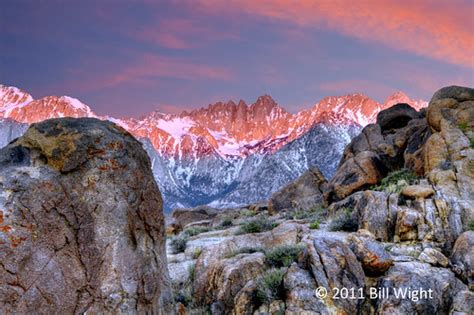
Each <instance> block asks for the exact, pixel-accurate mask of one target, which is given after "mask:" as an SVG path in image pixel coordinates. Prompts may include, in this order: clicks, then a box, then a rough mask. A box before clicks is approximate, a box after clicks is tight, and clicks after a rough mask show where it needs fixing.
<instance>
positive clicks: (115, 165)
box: [109, 159, 120, 170]
mask: <svg viewBox="0 0 474 315" xmlns="http://www.w3.org/2000/svg"><path fill="white" fill-rule="evenodd" d="M109 164H110V168H112V169H113V170H116V169H119V168H120V164H119V163H118V162H117V160H116V159H110V160H109Z"/></svg>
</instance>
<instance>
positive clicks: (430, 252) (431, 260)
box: [418, 247, 449, 267]
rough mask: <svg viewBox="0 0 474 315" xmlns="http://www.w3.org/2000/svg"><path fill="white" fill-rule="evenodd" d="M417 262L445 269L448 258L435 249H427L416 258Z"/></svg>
mask: <svg viewBox="0 0 474 315" xmlns="http://www.w3.org/2000/svg"><path fill="white" fill-rule="evenodd" d="M418 260H420V261H422V262H425V263H428V264H431V265H433V266H441V267H447V266H448V264H449V260H448V258H446V256H444V255H443V253H441V252H440V251H439V250H437V249H435V248H429V247H428V248H425V249H424V250H423V251H422V252H421V254H420V256H418Z"/></svg>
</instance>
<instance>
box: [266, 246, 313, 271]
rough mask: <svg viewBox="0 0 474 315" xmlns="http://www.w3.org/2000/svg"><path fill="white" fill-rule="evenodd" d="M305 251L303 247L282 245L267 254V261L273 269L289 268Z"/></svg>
mask: <svg viewBox="0 0 474 315" xmlns="http://www.w3.org/2000/svg"><path fill="white" fill-rule="evenodd" d="M303 250H304V247H303V246H301V245H281V246H278V247H275V248H273V249H270V250H268V251H266V252H265V261H266V262H267V264H269V265H270V266H272V267H288V266H290V265H291V264H292V263H293V262H294V261H296V260H297V259H298V255H299V254H300V253H301V252H302V251H303Z"/></svg>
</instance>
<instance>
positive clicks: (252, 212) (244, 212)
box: [240, 209, 257, 217]
mask: <svg viewBox="0 0 474 315" xmlns="http://www.w3.org/2000/svg"><path fill="white" fill-rule="evenodd" d="M256 214H257V212H256V211H255V210H248V209H245V210H242V211H241V212H240V215H241V216H243V217H253V216H255V215H256Z"/></svg>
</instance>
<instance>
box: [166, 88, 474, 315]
mask: <svg viewBox="0 0 474 315" xmlns="http://www.w3.org/2000/svg"><path fill="white" fill-rule="evenodd" d="M473 191H474V89H471V88H465V87H456V86H451V87H446V88H443V89H441V90H439V91H437V92H436V93H435V94H434V95H433V97H432V99H431V101H430V104H429V107H428V108H427V109H423V110H421V111H417V110H415V109H414V108H412V107H410V106H408V105H407V104H396V105H394V106H392V107H390V108H388V109H385V110H383V111H381V112H380V113H379V114H378V115H377V116H376V119H375V123H373V124H369V125H367V126H366V127H365V128H364V129H363V130H362V132H361V133H360V134H359V135H357V136H356V137H354V138H353V139H352V140H351V141H350V143H349V144H348V145H347V146H346V148H345V149H344V153H343V156H342V158H341V160H340V162H339V164H338V166H337V167H336V170H335V175H334V176H333V177H332V178H329V179H326V178H324V176H323V174H322V172H320V171H319V170H317V169H312V170H310V171H308V172H306V173H305V174H304V175H303V176H302V177H300V178H298V179H297V180H296V181H294V182H292V183H290V184H288V185H287V186H285V187H283V188H282V189H280V190H279V191H278V192H276V193H274V194H273V196H272V198H271V199H270V200H269V202H268V203H262V204H254V205H251V206H246V207H236V208H230V209H223V210H217V209H213V208H209V207H198V208H194V209H187V210H186V209H179V210H176V211H174V212H173V214H172V220H171V221H170V222H169V223H168V227H167V233H168V234H169V235H170V241H169V242H168V244H167V254H168V261H169V269H170V276H171V279H172V285H173V289H174V291H175V301H176V302H177V305H176V310H177V312H178V313H179V314H192V313H204V312H210V313H212V314H281V313H285V314H466V315H467V314H472V310H473V309H474V292H473V290H474V263H473V262H474V260H473V244H474V194H473Z"/></svg>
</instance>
